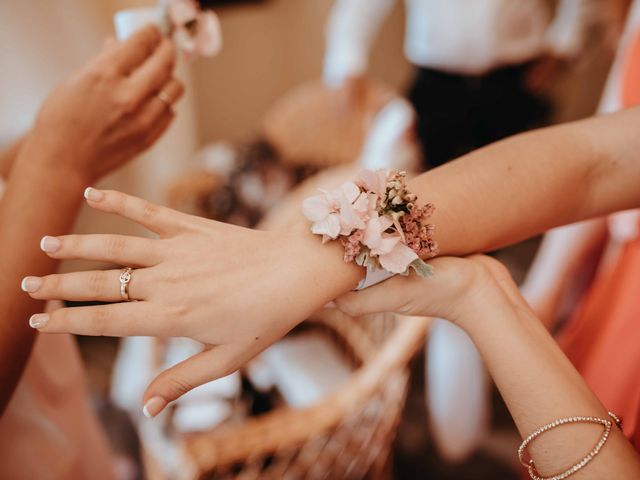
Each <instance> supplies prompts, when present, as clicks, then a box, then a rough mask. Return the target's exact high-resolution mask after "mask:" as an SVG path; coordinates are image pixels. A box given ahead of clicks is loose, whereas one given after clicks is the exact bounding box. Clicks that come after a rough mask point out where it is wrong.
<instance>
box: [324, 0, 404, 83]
mask: <svg viewBox="0 0 640 480" xmlns="http://www.w3.org/2000/svg"><path fill="white" fill-rule="evenodd" d="M394 2H395V0H336V1H335V3H334V5H333V8H332V10H331V13H330V14H329V20H328V22H327V27H326V52H325V57H324V70H323V78H324V81H325V83H326V84H327V85H329V86H338V85H340V84H341V83H342V82H343V81H344V80H345V79H346V78H348V77H351V76H356V75H360V74H363V73H364V72H365V70H366V68H367V61H368V56H369V48H370V47H371V43H372V42H373V39H374V37H375V35H376V33H377V31H378V29H379V28H380V25H382V22H383V20H384V19H385V17H386V16H387V15H388V14H389V12H390V11H391V8H392V7H393V4H394Z"/></svg>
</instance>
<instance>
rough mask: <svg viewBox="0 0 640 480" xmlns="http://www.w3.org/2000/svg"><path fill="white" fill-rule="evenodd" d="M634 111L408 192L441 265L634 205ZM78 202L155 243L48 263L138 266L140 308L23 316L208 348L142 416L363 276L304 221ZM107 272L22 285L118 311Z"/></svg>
mask: <svg viewBox="0 0 640 480" xmlns="http://www.w3.org/2000/svg"><path fill="white" fill-rule="evenodd" d="M639 150H640V109H630V110H628V111H624V112H621V113H618V114H615V115H610V116H606V117H598V118H593V119H590V120H585V121H581V122H576V123H571V124H566V125H563V126H558V127H552V128H548V129H544V130H539V131H535V132H531V133H527V134H523V135H519V136H516V137H513V138H511V139H508V140H504V141H502V142H499V143H496V144H494V145H492V146H489V147H486V148H483V149H481V150H478V151H476V152H474V153H471V154H469V155H466V156H464V157H462V158H460V159H458V160H456V161H453V162H451V163H448V164H446V165H444V166H442V167H439V168H437V169H434V170H431V171H429V172H427V173H424V174H422V175H420V176H418V177H416V178H415V179H413V180H412V181H411V182H410V189H411V190H412V191H413V192H415V193H416V194H417V195H418V198H419V199H421V200H422V201H430V202H433V203H434V204H435V205H436V206H437V212H436V214H435V215H434V216H433V217H432V220H433V223H435V224H436V225H437V240H438V241H439V243H440V249H441V253H442V254H443V255H456V256H464V255H468V254H470V253H474V252H478V251H485V250H491V249H495V248H497V247H501V246H504V245H508V244H510V243H514V242H517V241H520V240H522V239H524V238H527V237H530V236H532V235H535V234H537V233H540V232H542V231H545V230H548V229H549V228H552V227H555V226H558V225H563V224H568V223H572V222H576V221H579V220H582V219H585V218H589V217H593V216H600V215H604V214H606V213H609V212H613V211H618V210H625V209H629V208H633V207H637V206H640V189H638V188H637V185H638V184H640V162H638V161H637V152H638V151H639ZM93 194H95V195H92V196H90V199H89V205H90V206H91V207H93V208H95V209H98V210H101V211H105V212H111V213H116V214H118V215H121V216H125V217H127V218H130V219H132V220H134V221H136V222H138V223H140V224H142V225H144V226H146V227H147V228H149V229H151V230H153V231H155V232H157V233H158V234H159V235H160V238H159V239H157V240H153V239H142V238H127V237H121V236H115V235H108V236H96V235H85V236H66V237H59V238H58V240H59V246H58V248H56V249H55V250H54V251H49V252H47V253H48V255H49V256H50V257H52V258H56V259H63V258H83V259H92V260H103V261H108V262H112V263H116V264H121V265H134V266H140V267H143V268H141V269H138V270H136V271H134V273H133V280H132V282H131V285H130V289H131V296H132V297H133V298H134V299H137V300H142V301H140V302H135V303H128V304H127V303H124V304H122V303H116V304H113V305H109V306H102V307H87V308H81V309H80V308H76V309H72V310H71V309H61V310H58V311H56V312H54V313H53V314H51V315H44V316H42V315H39V316H37V317H33V318H32V320H31V321H32V324H34V325H36V326H38V328H40V330H41V331H45V332H72V333H80V334H85V335H161V336H186V337H191V338H194V339H196V340H199V341H201V342H203V343H205V344H207V345H208V346H209V347H211V348H209V349H208V350H206V351H205V352H203V353H200V354H199V355H196V356H194V357H192V358H190V359H187V360H186V361H185V362H183V363H181V364H178V365H176V366H174V367H172V368H171V369H169V370H166V371H165V372H163V373H161V374H160V375H159V376H158V377H157V378H156V379H155V380H154V381H153V382H152V383H151V384H150V385H149V387H148V389H147V391H146V393H145V395H144V399H143V401H144V403H145V404H146V405H147V411H148V413H149V414H150V415H154V414H157V413H158V412H159V411H160V410H161V409H162V408H164V406H166V404H167V402H170V401H172V400H174V399H176V398H178V397H179V396H180V395H182V394H184V393H186V392H187V391H189V390H190V389H192V388H194V387H196V386H198V385H200V384H202V383H204V382H206V381H209V380H213V379H215V378H219V377H220V376H223V375H225V374H227V373H229V372H231V371H233V370H235V369H237V368H238V367H239V366H240V365H242V364H243V363H244V362H246V361H247V360H249V359H250V358H252V357H253V356H254V355H255V354H256V353H258V352H259V351H261V350H263V349H264V348H266V347H267V346H268V345H270V344H271V343H272V342H274V341H275V340H277V339H278V338H280V337H281V336H282V335H284V333H286V332H287V331H288V330H289V329H291V328H292V327H293V326H295V325H296V324H297V323H299V322H300V321H302V320H303V319H304V318H305V317H306V316H307V315H308V314H310V313H311V312H313V311H315V310H317V309H318V308H320V307H322V306H323V305H325V304H326V303H327V302H328V301H330V300H331V299H334V298H336V297H338V296H340V295H341V294H344V293H346V292H348V291H350V290H352V289H353V288H354V287H355V286H356V285H357V282H358V281H359V280H360V279H361V277H362V276H363V271H362V269H360V268H359V267H357V266H355V265H354V264H345V263H344V262H343V260H342V248H341V246H340V245H339V244H338V243H337V242H331V243H329V244H327V245H322V243H321V241H320V239H319V238H318V237H314V236H313V235H311V234H310V232H309V226H308V224H307V223H306V222H301V223H300V224H298V225H296V226H294V227H292V228H290V229H280V230H277V231H270V232H264V231H252V230H247V229H243V228H239V227H234V226H230V225H224V224H220V223H217V222H214V221H210V220H205V219H202V218H197V217H192V216H188V215H184V214H181V213H178V212H175V211H172V210H169V209H166V208H161V207H158V206H156V205H152V204H149V203H148V202H145V201H143V200H140V199H137V198H134V197H129V196H126V195H124V194H121V193H119V192H99V191H93ZM118 274H119V271H117V270H114V271H110V272H90V273H71V274H66V275H52V276H47V277H44V278H38V279H35V280H33V282H34V283H33V285H34V287H33V288H31V289H29V294H30V295H31V296H32V297H33V298H36V299H40V300H44V299H60V298H63V299H77V300H80V299H85V300H86V299H102V300H110V301H118V300H119V298H120V296H119V282H118Z"/></svg>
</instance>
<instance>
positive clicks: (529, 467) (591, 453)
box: [518, 412, 622, 480]
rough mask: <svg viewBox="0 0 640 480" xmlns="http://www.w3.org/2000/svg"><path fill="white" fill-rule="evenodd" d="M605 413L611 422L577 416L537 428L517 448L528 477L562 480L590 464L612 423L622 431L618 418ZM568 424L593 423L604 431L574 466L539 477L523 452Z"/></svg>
mask: <svg viewBox="0 0 640 480" xmlns="http://www.w3.org/2000/svg"><path fill="white" fill-rule="evenodd" d="M607 413H608V414H609V416H610V417H611V419H612V420H613V422H612V421H611V420H609V419H605V418H598V417H584V416H579V417H568V418H559V419H557V420H555V421H553V422H551V423H548V424H547V425H544V426H542V427H540V428H538V429H537V430H536V431H535V432H533V433H532V434H531V435H529V436H528V437H527V438H525V439H524V441H523V442H522V444H521V445H520V447H519V448H518V459H519V460H520V463H521V464H522V465H523V466H524V467H525V468H526V469H527V471H528V472H529V477H531V479H532V480H564V479H565V478H567V477H570V476H571V475H573V474H574V473H576V472H578V471H579V470H582V469H583V468H584V467H586V466H587V464H588V463H589V462H591V460H593V459H594V458H595V457H596V455H598V453H600V450H601V449H602V447H603V446H604V444H605V443H607V440H608V439H609V434H610V433H611V427H612V425H613V423H615V424H616V426H617V427H618V428H619V429H620V430H622V422H621V421H620V419H619V418H618V416H617V415H616V414H615V413H613V412H607ZM570 423H593V424H596V425H601V426H602V427H603V428H604V430H603V431H602V435H601V436H600V438H599V439H598V442H597V443H596V444H595V445H594V447H593V448H592V449H591V450H590V451H589V453H587V455H586V456H585V457H583V458H582V459H581V460H580V461H579V462H578V463H576V464H575V465H572V466H571V467H569V468H567V469H566V470H565V471H563V472H561V473H558V474H556V475H553V476H550V477H543V476H541V475H540V474H539V473H538V471H537V469H536V466H535V463H534V462H533V460H532V459H531V458H529V459H528V460H527V459H525V452H526V449H527V447H528V446H529V444H530V443H531V442H533V441H534V440H535V439H536V438H538V437H539V436H540V435H542V434H543V433H545V432H548V431H549V430H552V429H554V428H557V427H560V426H562V425H567V424H570Z"/></svg>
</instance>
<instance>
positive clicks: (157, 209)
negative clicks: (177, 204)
mask: <svg viewBox="0 0 640 480" xmlns="http://www.w3.org/2000/svg"><path fill="white" fill-rule="evenodd" d="M85 198H86V199H87V203H89V205H90V206H91V207H92V208H95V209H96V210H100V211H103V212H107V213H115V214H116V215H120V216H121V217H124V218H128V219H129V220H132V221H134V222H136V223H139V224H140V225H142V226H143V227H145V228H147V229H149V230H151V231H152V232H155V233H157V234H158V235H160V236H161V237H167V236H171V235H172V234H176V233H178V232H180V231H181V230H184V229H185V228H186V227H187V221H186V219H187V218H188V216H187V215H184V214H182V213H179V212H176V211H175V210H171V209H170V208H166V207H161V206H159V205H156V204H154V203H151V202H147V201H146V200H142V199H141V198H137V197H132V196H131V195H126V194H124V193H122V192H118V191H115V190H98V189H95V188H91V187H89V188H87V190H85Z"/></svg>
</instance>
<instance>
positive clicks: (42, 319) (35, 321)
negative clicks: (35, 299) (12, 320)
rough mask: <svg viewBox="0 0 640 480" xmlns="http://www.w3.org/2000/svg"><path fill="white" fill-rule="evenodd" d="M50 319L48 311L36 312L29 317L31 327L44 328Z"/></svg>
mask: <svg viewBox="0 0 640 480" xmlns="http://www.w3.org/2000/svg"><path fill="white" fill-rule="evenodd" d="M48 321H49V315H48V314H46V313H36V314H35V315H31V318H30V319H29V325H30V326H31V328H42V327H44V326H45V325H46V324H47V322H48Z"/></svg>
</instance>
